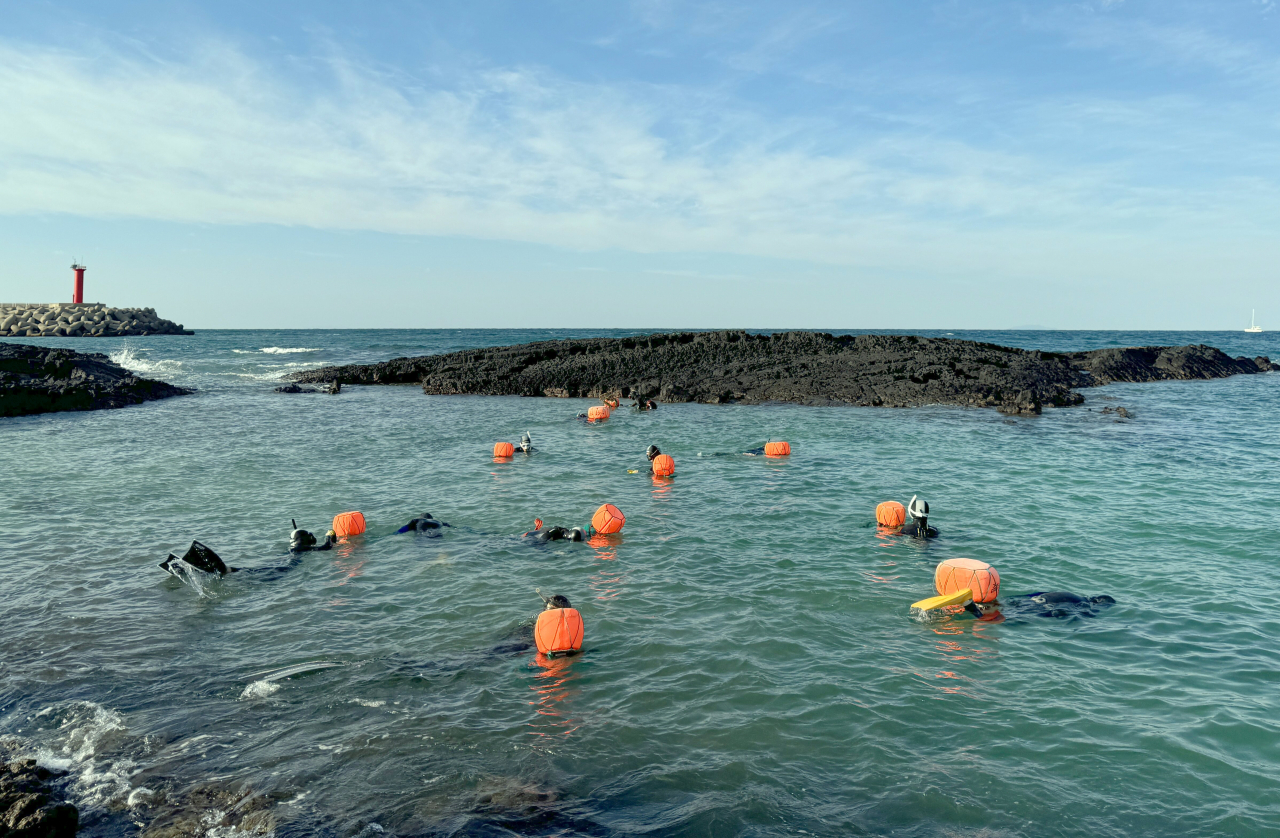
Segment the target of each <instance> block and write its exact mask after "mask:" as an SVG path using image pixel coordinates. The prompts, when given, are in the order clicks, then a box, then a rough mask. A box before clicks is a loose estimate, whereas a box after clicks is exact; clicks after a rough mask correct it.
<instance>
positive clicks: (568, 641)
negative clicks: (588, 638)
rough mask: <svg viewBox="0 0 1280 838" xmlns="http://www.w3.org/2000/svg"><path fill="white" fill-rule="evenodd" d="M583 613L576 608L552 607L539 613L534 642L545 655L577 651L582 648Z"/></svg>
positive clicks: (534, 628)
mask: <svg viewBox="0 0 1280 838" xmlns="http://www.w3.org/2000/svg"><path fill="white" fill-rule="evenodd" d="M584 631H585V629H584V626H583V625H582V615H581V614H579V613H578V609H576V608H550V609H548V610H546V611H543V612H542V613H541V614H539V615H538V624H537V625H536V626H534V627H533V642H534V643H537V644H538V651H539V652H541V653H542V654H544V655H554V654H556V653H557V652H577V651H579V650H580V649H582V635H583V633H584Z"/></svg>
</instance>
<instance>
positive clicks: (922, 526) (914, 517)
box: [898, 495, 938, 538]
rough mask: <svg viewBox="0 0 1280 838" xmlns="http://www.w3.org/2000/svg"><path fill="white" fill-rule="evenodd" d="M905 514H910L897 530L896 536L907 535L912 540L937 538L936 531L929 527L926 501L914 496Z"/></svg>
mask: <svg viewBox="0 0 1280 838" xmlns="http://www.w3.org/2000/svg"><path fill="white" fill-rule="evenodd" d="M907 512H908V514H910V516H911V517H910V518H908V519H907V520H906V521H905V522H904V523H903V524H902V527H901V528H900V529H899V530H898V535H909V536H912V537H914V538H937V537H938V530H937V529H935V528H934V527H931V526H929V504H928V502H927V501H923V500H920V499H919V498H918V497H916V496H915V495H912V496H911V503H910V504H908V505H907Z"/></svg>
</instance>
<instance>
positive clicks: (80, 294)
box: [71, 265, 85, 303]
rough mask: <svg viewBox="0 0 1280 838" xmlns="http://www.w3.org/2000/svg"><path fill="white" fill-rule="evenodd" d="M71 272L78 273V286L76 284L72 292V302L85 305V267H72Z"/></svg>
mask: <svg viewBox="0 0 1280 838" xmlns="http://www.w3.org/2000/svg"><path fill="white" fill-rule="evenodd" d="M71 270H73V271H75V272H76V284H75V287H74V288H73V289H72V290H71V302H73V303H83V302H84V271H85V267H84V265H72V266H71Z"/></svg>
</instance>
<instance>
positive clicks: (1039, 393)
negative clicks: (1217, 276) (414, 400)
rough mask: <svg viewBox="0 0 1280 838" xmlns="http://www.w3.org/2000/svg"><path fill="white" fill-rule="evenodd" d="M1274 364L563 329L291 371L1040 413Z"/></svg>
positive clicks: (482, 388) (868, 339)
mask: <svg viewBox="0 0 1280 838" xmlns="http://www.w3.org/2000/svg"><path fill="white" fill-rule="evenodd" d="M1263 369H1280V367H1275V366H1274V365H1272V364H1271V362H1270V361H1269V360H1267V359H1265V358H1259V359H1256V361H1249V360H1246V359H1244V358H1237V359H1232V358H1229V357H1228V356H1226V355H1224V354H1223V353H1221V352H1219V351H1218V350H1216V349H1212V348H1211V347H1207V346H1189V347H1172V348H1170V347H1146V348H1142V349H1104V350H1097V351H1094V352H1077V353H1071V354H1057V353H1052V352H1039V351H1027V350H1023V349H1011V348H1009V347H1005V346H997V345H995V344H990V343H974V342H972V341H966V340H949V339H946V338H922V337H914V336H901V335H856V336H855V335H843V336H840V337H833V336H832V335H829V334H826V333H816V332H785V333H780V334H775V335H750V334H747V333H746V332H702V333H696V334H695V333H688V332H685V333H679V334H657V335H648V336H644V337H631V338H591V339H585V340H559V341H545V342H542V343H530V344H523V345H520V346H504V347H498V348H491V349H469V350H466V351H463V352H453V353H450V354H448V355H430V356H426V357H420V358H396V359H393V360H390V361H384V362H382V363H378V364H367V365H353V366H345V367H324V368H322V369H316V370H308V371H305V372H300V373H296V374H294V375H292V376H290V378H292V379H293V380H295V381H301V382H310V383H318V382H333V381H336V382H341V383H343V384H420V385H421V387H422V389H423V392H425V393H429V394H433V395H446V394H476V395H520V396H561V397H580V396H586V397H597V396H602V395H610V396H615V397H621V398H637V399H657V400H659V401H664V402H687V401H699V402H707V403H719V402H748V403H750V402H765V401H787V402H798V403H801V404H853V405H872V406H884V407H908V406H912V405H921V404H958V405H974V406H982V407H998V408H999V409H1000V410H1002V411H1004V412H1007V413H1031V414H1033V413H1039V412H1040V409H1041V407H1042V406H1043V405H1046V404H1050V405H1057V406H1065V405H1075V404H1080V403H1081V402H1082V401H1084V397H1083V396H1081V395H1080V394H1079V393H1077V392H1075V388H1079V387H1090V386H1094V385H1096V384H1105V383H1109V382H1111V381H1153V380H1157V379H1166V378H1219V377H1222V376H1226V375H1234V374H1236V373H1242V372H1259V371H1260V370H1263Z"/></svg>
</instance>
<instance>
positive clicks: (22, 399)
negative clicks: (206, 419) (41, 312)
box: [0, 343, 192, 416]
mask: <svg viewBox="0 0 1280 838" xmlns="http://www.w3.org/2000/svg"><path fill="white" fill-rule="evenodd" d="M191 392H192V391H191V390H186V389H183V388H182V387H175V386H173V385H172V384H166V383H165V382H163V381H152V380H151V379H148V378H138V377H137V376H135V375H134V374H133V373H131V372H129V371H128V370H127V369H125V368H124V367H122V366H120V365H118V364H114V363H112V362H111V360H110V359H108V358H107V356H106V355H99V354H97V353H85V352H76V351H74V350H71V349H47V348H45V347H42V346H31V345H29V344H25V343H0V416H25V415H27V414H31V413H52V412H54V411H59V410H100V409H102V408H111V407H125V406H127V405H131V404H140V403H142V402H146V401H155V400H157V399H167V398H169V397H170V396H185V395H188V394H190V393H191Z"/></svg>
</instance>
